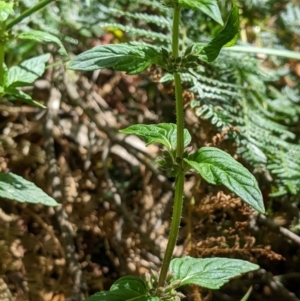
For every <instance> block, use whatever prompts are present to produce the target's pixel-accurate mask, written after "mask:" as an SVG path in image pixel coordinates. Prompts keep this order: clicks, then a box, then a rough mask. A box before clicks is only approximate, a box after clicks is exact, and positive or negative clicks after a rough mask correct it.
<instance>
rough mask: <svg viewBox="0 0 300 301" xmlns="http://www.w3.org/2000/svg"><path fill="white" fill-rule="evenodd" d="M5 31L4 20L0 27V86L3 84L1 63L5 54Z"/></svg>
mask: <svg viewBox="0 0 300 301" xmlns="http://www.w3.org/2000/svg"><path fill="white" fill-rule="evenodd" d="M5 31H6V22H2V24H1V29H0V86H3V77H4V76H3V73H4V70H3V64H4V56H5V44H6V42H5Z"/></svg>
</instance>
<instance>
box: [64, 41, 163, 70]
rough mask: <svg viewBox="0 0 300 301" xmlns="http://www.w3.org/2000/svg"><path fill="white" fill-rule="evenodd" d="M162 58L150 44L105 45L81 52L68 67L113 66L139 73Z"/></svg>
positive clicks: (102, 67) (117, 68) (92, 67)
mask: <svg viewBox="0 0 300 301" xmlns="http://www.w3.org/2000/svg"><path fill="white" fill-rule="evenodd" d="M161 60H162V56H161V54H160V53H159V52H158V51H157V50H156V49H155V48H154V47H152V46H150V45H144V44H116V45H104V46H96V47H94V48H92V49H90V50H88V51H85V52H83V53H81V54H79V55H78V56H77V57H76V58H74V59H72V60H71V61H70V63H69V65H68V68H69V69H73V70H79V71H93V70H97V69H104V68H112V69H114V70H117V71H126V72H127V73H128V74H137V73H140V72H142V71H144V70H145V69H147V68H148V67H149V66H150V65H151V64H153V63H159V62H160V61H161Z"/></svg>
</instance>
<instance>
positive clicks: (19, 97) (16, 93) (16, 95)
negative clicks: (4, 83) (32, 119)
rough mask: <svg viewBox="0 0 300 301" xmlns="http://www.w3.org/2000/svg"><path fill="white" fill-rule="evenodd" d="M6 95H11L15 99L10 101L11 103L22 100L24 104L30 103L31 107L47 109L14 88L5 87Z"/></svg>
mask: <svg viewBox="0 0 300 301" xmlns="http://www.w3.org/2000/svg"><path fill="white" fill-rule="evenodd" d="M4 94H7V95H11V96H13V97H14V98H15V99H9V100H10V101H15V100H16V101H17V100H22V101H23V102H26V103H28V104H29V105H32V106H35V107H38V108H41V109H45V108H46V107H45V106H44V105H42V104H41V103H39V102H37V101H35V100H33V99H32V98H31V96H30V95H28V94H26V93H24V92H23V91H20V90H18V89H16V88H14V87H5V88H4Z"/></svg>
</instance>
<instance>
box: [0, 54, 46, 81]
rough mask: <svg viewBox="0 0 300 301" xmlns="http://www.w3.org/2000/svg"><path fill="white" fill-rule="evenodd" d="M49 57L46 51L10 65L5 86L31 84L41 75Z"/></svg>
mask: <svg viewBox="0 0 300 301" xmlns="http://www.w3.org/2000/svg"><path fill="white" fill-rule="evenodd" d="M49 58H50V54H49V53H46V54H42V55H40V56H36V57H33V58H31V59H29V60H25V61H23V62H22V63H21V64H20V65H19V66H13V67H11V68H10V69H9V70H8V73H7V79H6V83H5V85H6V86H7V87H22V86H28V85H30V84H32V83H33V82H34V81H35V80H36V79H38V78H39V77H41V76H42V75H43V73H44V71H45V67H46V62H47V61H48V60H49Z"/></svg>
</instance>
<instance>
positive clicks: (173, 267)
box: [169, 256, 259, 289]
mask: <svg viewBox="0 0 300 301" xmlns="http://www.w3.org/2000/svg"><path fill="white" fill-rule="evenodd" d="M258 268H259V266H258V265H256V264H253V263H250V262H248V261H245V260H240V259H231V258H218V257H214V258H192V257H189V256H187V257H183V258H175V259H172V261H171V263H170V267H169V271H170V272H172V273H173V278H174V280H181V284H180V286H183V285H186V284H196V285H199V286H201V287H206V288H209V289H218V288H220V287H221V286H222V285H223V284H225V283H226V282H228V280H229V279H231V278H233V277H236V276H239V275H241V274H243V273H247V272H250V271H254V270H257V269H258Z"/></svg>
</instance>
